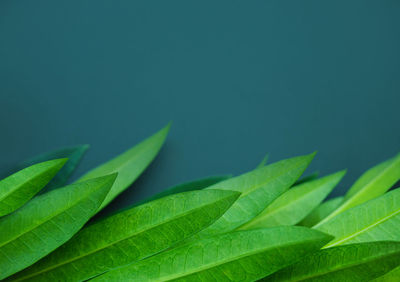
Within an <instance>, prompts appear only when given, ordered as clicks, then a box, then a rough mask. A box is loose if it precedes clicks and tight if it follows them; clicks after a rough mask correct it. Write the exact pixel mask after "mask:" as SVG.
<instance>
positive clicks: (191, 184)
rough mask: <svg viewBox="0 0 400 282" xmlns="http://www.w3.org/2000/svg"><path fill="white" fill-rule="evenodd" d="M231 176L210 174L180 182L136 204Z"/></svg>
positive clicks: (201, 187) (204, 185)
mask: <svg viewBox="0 0 400 282" xmlns="http://www.w3.org/2000/svg"><path fill="white" fill-rule="evenodd" d="M231 177H232V176H231V175H221V176H211V177H207V178H202V179H198V180H194V181H190V182H186V183H182V184H179V185H176V186H174V187H171V188H168V189H166V190H164V191H162V192H160V193H158V194H156V195H154V196H152V197H150V198H147V199H145V200H144V201H142V202H140V203H138V204H136V205H140V204H143V203H148V202H150V201H154V200H156V199H160V198H162V197H165V196H168V195H173V194H177V193H181V192H187V191H194V190H201V189H204V188H206V187H208V186H211V185H214V184H216V183H218V182H221V181H224V180H226V179H228V178H231Z"/></svg>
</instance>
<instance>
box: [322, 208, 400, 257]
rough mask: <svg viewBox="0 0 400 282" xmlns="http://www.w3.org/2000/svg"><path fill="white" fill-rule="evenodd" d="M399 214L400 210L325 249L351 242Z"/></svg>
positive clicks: (326, 246)
mask: <svg viewBox="0 0 400 282" xmlns="http://www.w3.org/2000/svg"><path fill="white" fill-rule="evenodd" d="M398 214H400V209H398V210H396V211H395V212H392V213H390V214H389V215H387V216H385V217H383V218H382V219H380V220H378V221H377V222H375V223H373V224H371V225H367V226H366V227H364V228H362V229H360V230H359V231H357V232H355V233H352V234H350V236H347V237H346V238H343V239H341V240H339V241H335V242H333V243H331V244H329V243H328V244H327V245H325V246H324V247H323V248H324V249H325V248H329V247H333V246H336V245H341V244H342V243H344V242H346V241H349V240H350V239H352V238H354V237H356V236H358V235H360V234H362V233H364V232H366V231H368V230H370V229H372V228H374V227H375V226H378V225H379V224H381V223H383V222H385V221H387V220H389V219H391V218H392V217H394V216H396V215H398Z"/></svg>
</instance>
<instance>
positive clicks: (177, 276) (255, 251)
mask: <svg viewBox="0 0 400 282" xmlns="http://www.w3.org/2000/svg"><path fill="white" fill-rule="evenodd" d="M313 241H314V240H312V239H310V240H304V241H301V242H300V241H298V242H296V241H295V242H288V243H286V244H281V245H268V244H266V245H267V246H268V247H266V248H263V249H257V250H254V251H251V252H249V253H246V254H243V255H239V256H236V257H234V258H229V259H227V260H221V261H219V262H217V263H211V264H208V265H204V266H202V267H199V268H196V269H194V270H192V271H189V272H185V273H184V274H182V275H179V274H176V275H169V276H167V277H163V278H162V280H157V281H160V282H161V281H171V280H174V279H177V278H182V277H186V276H189V275H192V274H195V273H198V272H202V271H204V270H207V269H211V268H215V267H218V266H220V265H224V264H227V263H230V262H232V261H236V260H240V259H242V258H246V257H250V256H253V255H256V254H261V253H263V252H266V251H268V250H273V249H276V248H284V247H287V246H292V245H296V243H301V244H303V243H308V242H313Z"/></svg>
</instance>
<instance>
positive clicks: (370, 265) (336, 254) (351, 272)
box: [264, 242, 400, 282]
mask: <svg viewBox="0 0 400 282" xmlns="http://www.w3.org/2000/svg"><path fill="white" fill-rule="evenodd" d="M399 260H400V243H399V242H371V243H359V244H352V245H346V246H340V247H335V248H330V249H324V250H320V251H318V252H315V253H313V254H310V255H308V256H306V257H304V258H303V259H301V260H300V261H298V262H297V263H295V264H293V265H291V266H289V267H287V268H285V269H282V270H280V271H278V272H276V273H274V274H272V275H271V276H269V277H266V278H265V279H264V281H285V282H286V281H287V282H289V281H343V282H356V281H370V280H371V279H374V278H376V277H379V276H381V275H383V274H385V273H387V272H388V271H390V270H391V269H393V268H394V267H396V266H397V265H398V264H399Z"/></svg>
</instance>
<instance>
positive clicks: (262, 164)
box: [257, 154, 269, 168]
mask: <svg viewBox="0 0 400 282" xmlns="http://www.w3.org/2000/svg"><path fill="white" fill-rule="evenodd" d="M268 159H269V154H266V155H265V157H264V158H263V159H262V160H261V162H260V163H259V164H258V166H257V168H261V167H264V166H266V164H267V163H268Z"/></svg>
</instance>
